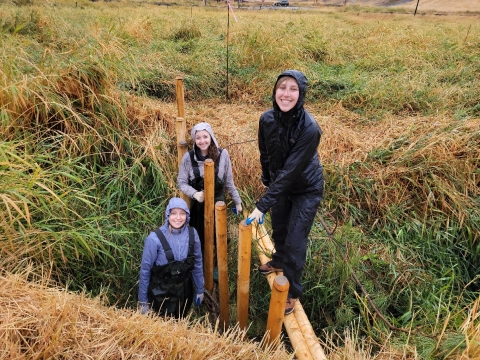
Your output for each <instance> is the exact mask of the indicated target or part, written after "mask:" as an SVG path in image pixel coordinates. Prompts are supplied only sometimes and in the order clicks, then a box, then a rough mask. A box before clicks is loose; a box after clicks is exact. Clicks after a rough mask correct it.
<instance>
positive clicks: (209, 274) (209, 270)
mask: <svg viewBox="0 0 480 360" xmlns="http://www.w3.org/2000/svg"><path fill="white" fill-rule="evenodd" d="M203 168H204V172H205V173H204V184H205V185H204V191H205V211H204V224H205V234H204V237H205V240H204V241H205V243H204V245H203V251H204V254H203V261H204V264H203V267H204V270H205V271H204V272H205V273H204V275H205V289H206V290H207V291H212V290H213V242H214V240H215V239H214V234H215V222H214V217H215V203H214V198H215V169H214V163H213V160H212V159H206V160H205V162H204V167H203Z"/></svg>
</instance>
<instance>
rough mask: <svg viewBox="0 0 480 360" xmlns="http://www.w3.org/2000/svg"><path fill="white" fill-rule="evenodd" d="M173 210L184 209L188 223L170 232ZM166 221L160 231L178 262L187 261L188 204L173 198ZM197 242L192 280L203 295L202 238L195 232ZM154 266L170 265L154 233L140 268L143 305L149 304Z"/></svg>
mask: <svg viewBox="0 0 480 360" xmlns="http://www.w3.org/2000/svg"><path fill="white" fill-rule="evenodd" d="M172 209H182V210H184V211H185V212H186V213H187V221H185V225H183V226H182V227H181V228H180V229H173V228H172V230H171V231H170V228H169V226H168V224H169V223H168V217H169V216H170V212H171V211H172ZM165 217H166V221H165V223H164V224H163V225H162V226H161V227H160V231H161V232H163V234H164V235H165V237H166V238H167V241H168V244H169V245H170V247H171V248H172V252H173V257H174V258H175V260H177V261H182V260H185V259H186V258H187V256H188V244H189V235H188V228H187V224H188V223H189V221H190V211H189V209H188V207H187V203H186V202H185V201H184V200H183V199H180V198H172V199H170V202H169V203H168V206H167V210H166V211H165ZM194 234H195V242H194V246H193V254H194V256H195V264H194V267H193V270H192V278H193V282H194V284H195V291H196V293H197V294H203V292H204V291H205V287H204V286H205V280H204V277H203V260H202V250H201V246H200V238H199V237H198V234H197V231H196V230H195V231H194ZM153 264H157V265H158V266H161V265H166V264H168V260H167V257H166V256H165V251H164V250H163V247H162V244H161V243H160V240H159V238H158V236H157V234H155V232H154V231H152V232H151V233H150V234H148V236H147V238H146V239H145V245H144V247H143V256H142V264H141V266H140V281H139V284H138V301H140V302H142V303H147V302H148V294H147V292H148V285H149V284H150V277H151V272H152V267H153Z"/></svg>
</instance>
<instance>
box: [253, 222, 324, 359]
mask: <svg viewBox="0 0 480 360" xmlns="http://www.w3.org/2000/svg"><path fill="white" fill-rule="evenodd" d="M252 234H253V238H254V239H256V240H257V241H256V243H257V245H258V248H259V258H260V262H261V263H262V264H265V263H266V262H267V261H269V260H270V258H269V257H268V256H267V255H266V254H270V253H272V252H273V251H274V246H273V243H272V241H271V240H270V237H269V236H268V234H267V231H266V230H265V227H264V226H263V225H258V226H255V227H253V228H252ZM279 274H283V273H282V272H279V273H271V274H268V275H267V280H268V283H269V285H270V287H272V286H273V280H274V279H275V277H276V276H277V275H279ZM301 311H303V308H302V307H301V303H300V301H299V300H297V302H296V303H295V310H294V312H293V313H292V314H289V315H286V316H285V318H284V319H283V325H284V326H285V329H286V330H287V333H288V338H289V339H290V342H291V344H292V346H293V348H294V349H295V356H296V358H297V359H298V360H326V359H327V357H326V356H325V353H324V351H323V349H322V347H321V346H320V343H319V342H318V338H317V336H316V335H315V332H314V331H313V328H312V326H311V325H307V324H306V322H308V324H309V323H310V322H309V321H308V319H307V318H306V316H305V317H303V316H302V315H301V314H298V313H299V312H301ZM303 313H304V312H303ZM297 315H298V316H299V318H300V323H299V321H298V320H297Z"/></svg>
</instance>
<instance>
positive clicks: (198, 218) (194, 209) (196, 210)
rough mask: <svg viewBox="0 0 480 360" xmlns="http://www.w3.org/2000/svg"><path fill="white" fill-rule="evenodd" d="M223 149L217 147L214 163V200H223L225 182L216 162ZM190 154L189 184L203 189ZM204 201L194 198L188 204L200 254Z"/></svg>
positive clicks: (190, 152)
mask: <svg viewBox="0 0 480 360" xmlns="http://www.w3.org/2000/svg"><path fill="white" fill-rule="evenodd" d="M222 150H223V149H220V148H219V149H218V158H217V161H216V162H215V165H214V169H215V170H214V171H215V196H214V202H217V201H223V202H225V192H224V191H223V189H224V187H225V182H224V181H223V180H222V179H220V178H219V177H218V163H219V162H220V156H221V155H222ZM188 153H189V154H190V161H191V163H192V169H193V176H194V177H193V180H189V182H188V183H189V185H190V186H191V187H193V188H194V189H195V190H197V191H203V190H204V188H205V184H204V182H205V179H204V178H203V177H201V176H200V169H199V168H198V162H197V161H196V160H195V156H194V150H190V151H189V152H188ZM204 214H205V202H198V201H197V200H195V199H192V202H191V205H190V224H189V225H190V226H193V227H194V228H195V230H197V232H198V236H199V238H200V244H201V245H202V254H203V244H204V239H205V219H204Z"/></svg>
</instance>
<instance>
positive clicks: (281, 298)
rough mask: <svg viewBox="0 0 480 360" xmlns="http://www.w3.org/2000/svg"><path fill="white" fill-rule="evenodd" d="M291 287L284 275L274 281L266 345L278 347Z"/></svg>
mask: <svg viewBox="0 0 480 360" xmlns="http://www.w3.org/2000/svg"><path fill="white" fill-rule="evenodd" d="M289 287H290V284H289V283H288V280H287V278H286V277H285V276H283V275H280V276H277V277H276V278H275V280H274V281H273V286H272V295H271V296H270V307H269V309H268V319H267V328H266V331H267V333H266V344H268V345H270V344H274V346H278V343H279V341H280V336H279V335H280V333H281V331H282V323H283V318H284V316H285V304H286V302H287V296H288V289H289Z"/></svg>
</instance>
